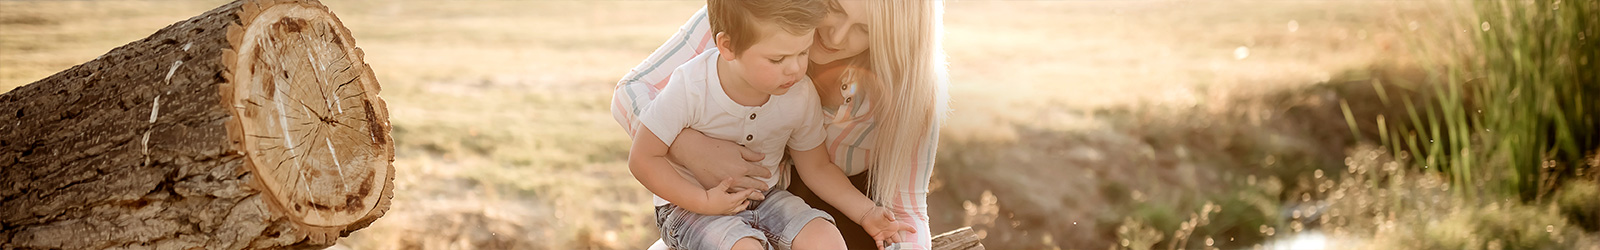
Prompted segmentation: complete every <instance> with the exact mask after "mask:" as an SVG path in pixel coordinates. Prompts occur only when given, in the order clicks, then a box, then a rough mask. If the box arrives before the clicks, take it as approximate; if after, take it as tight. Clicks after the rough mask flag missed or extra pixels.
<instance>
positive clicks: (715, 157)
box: [635, 129, 772, 200]
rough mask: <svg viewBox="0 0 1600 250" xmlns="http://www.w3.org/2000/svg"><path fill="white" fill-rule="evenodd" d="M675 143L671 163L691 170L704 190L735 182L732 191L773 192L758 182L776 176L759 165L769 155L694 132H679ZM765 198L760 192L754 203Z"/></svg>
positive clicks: (690, 130) (753, 196) (670, 152)
mask: <svg viewBox="0 0 1600 250" xmlns="http://www.w3.org/2000/svg"><path fill="white" fill-rule="evenodd" d="M675 140H677V142H676V143H673V144H672V147H671V148H669V149H668V150H667V159H669V160H672V162H675V163H678V165H681V166H683V167H684V168H685V169H688V170H689V173H691V174H694V178H695V181H697V182H700V185H701V186H704V187H710V186H716V185H717V183H719V182H722V181H723V180H726V179H728V178H733V179H734V183H733V188H732V189H730V190H733V191H735V192H738V191H743V190H745V189H756V190H761V191H763V192H764V191H766V190H767V188H769V187H767V183H766V182H762V181H761V180H758V179H756V178H770V177H772V172H768V171H767V168H765V167H762V166H761V165H756V164H755V162H759V161H761V159H763V158H766V156H765V155H761V153H756V151H754V150H750V149H749V148H745V147H744V146H739V144H737V143H733V142H731V141H725V140H718V139H716V138H711V137H709V136H706V134H703V133H700V131H696V130H693V129H684V130H683V131H682V132H678V137H677V139H675ZM635 143H637V142H635ZM735 155H737V156H735ZM735 157H737V158H735ZM764 197H765V196H764V195H763V193H759V192H758V193H754V194H753V195H752V196H751V199H756V200H760V199H763V198H764Z"/></svg>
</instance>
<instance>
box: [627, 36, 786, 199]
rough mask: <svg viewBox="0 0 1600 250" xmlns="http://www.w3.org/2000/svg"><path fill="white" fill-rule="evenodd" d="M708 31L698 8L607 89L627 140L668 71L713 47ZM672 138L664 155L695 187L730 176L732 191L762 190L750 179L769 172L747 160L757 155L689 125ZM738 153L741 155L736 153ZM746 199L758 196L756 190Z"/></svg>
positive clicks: (634, 131)
mask: <svg viewBox="0 0 1600 250" xmlns="http://www.w3.org/2000/svg"><path fill="white" fill-rule="evenodd" d="M710 34H711V24H710V22H708V21H707V19H706V9H705V8H700V11H698V12H695V13H694V15H693V16H690V17H689V21H688V22H686V23H684V24H683V26H681V27H678V33H675V34H672V38H670V39H667V42H666V43H664V44H661V47H659V48H656V51H655V52H653V53H650V56H649V57H647V58H645V60H644V61H643V62H640V63H639V65H638V66H634V67H633V69H632V70H630V71H628V74H627V75H623V76H622V80H619V81H617V87H616V89H615V90H614V91H613V92H612V93H611V116H612V118H615V119H616V120H617V125H621V126H622V129H623V131H626V132H628V138H633V135H634V134H635V133H636V131H637V128H638V125H637V124H638V117H639V114H640V112H643V111H644V109H645V108H646V107H649V106H650V104H651V103H652V102H653V101H654V100H655V98H656V94H658V93H660V92H661V90H662V89H663V88H665V87H666V83H667V80H668V79H669V78H670V76H671V75H672V71H673V69H676V68H678V66H680V65H683V64H684V63H686V62H689V59H692V58H694V57H695V56H696V55H699V54H700V53H701V52H704V51H705V50H707V49H715V48H716V44H715V43H713V41H712V39H710V37H711V36H710ZM675 138H676V139H675V140H676V141H677V142H676V143H673V144H672V146H671V148H669V149H668V151H667V159H669V160H672V162H675V163H678V165H682V166H684V168H687V169H689V172H690V173H693V174H694V176H695V179H696V180H695V181H697V182H699V183H700V184H701V185H703V186H706V187H710V186H716V185H717V183H719V182H721V181H722V180H725V179H728V178H734V179H735V180H734V184H733V190H734V191H740V190H744V189H749V188H754V189H757V190H766V189H767V186H766V184H765V183H763V182H761V181H760V180H757V179H755V178H757V177H759V178H768V177H772V174H771V173H769V172H767V171H766V168H762V167H761V166H759V165H755V164H752V163H750V162H748V161H760V160H761V155H760V154H756V153H755V152H754V151H750V150H748V149H745V148H744V147H741V146H739V144H735V143H733V142H730V141H724V140H717V139H713V138H711V137H707V136H706V135H705V134H702V133H700V131H694V130H692V129H684V130H683V132H682V133H679V134H678V136H677V137H675ZM741 155H742V156H743V157H739V156H741ZM752 156H753V157H752ZM741 158H742V159H741ZM752 197H753V198H754V199H760V193H757V194H756V195H754V196H752Z"/></svg>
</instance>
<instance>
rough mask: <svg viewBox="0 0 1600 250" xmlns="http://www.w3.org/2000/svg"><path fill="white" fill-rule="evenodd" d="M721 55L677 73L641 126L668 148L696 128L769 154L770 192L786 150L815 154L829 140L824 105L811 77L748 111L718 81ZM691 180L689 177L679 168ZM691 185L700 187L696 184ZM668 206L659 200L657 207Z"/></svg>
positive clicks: (707, 55) (711, 54) (709, 54)
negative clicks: (686, 132)
mask: <svg viewBox="0 0 1600 250" xmlns="http://www.w3.org/2000/svg"><path fill="white" fill-rule="evenodd" d="M718 54H719V52H718V50H714V49H713V50H707V51H706V52H704V53H701V54H700V55H699V56H695V57H694V58H693V59H689V62H687V63H684V64H683V66H679V67H678V68H677V69H676V70H673V72H672V77H671V78H670V80H668V83H667V84H666V85H667V86H666V87H665V88H664V89H662V90H661V93H660V94H659V95H657V96H656V99H655V100H654V101H652V102H651V104H650V106H649V107H648V108H645V110H644V111H643V112H642V113H641V114H639V125H641V126H644V127H645V128H649V129H650V132H652V133H655V135H656V136H657V137H659V138H660V139H661V142H665V143H666V144H667V145H668V146H671V145H672V142H673V139H676V138H678V132H681V131H683V129H684V128H690V129H694V130H697V131H700V132H701V133H704V134H706V136H709V137H711V138H716V139H721V140H728V141H733V142H735V143H738V144H740V145H744V146H745V147H746V148H749V149H750V150H753V151H755V152H757V153H761V154H762V155H765V156H766V158H763V159H762V160H761V162H760V163H759V165H761V166H763V167H766V168H767V171H770V172H771V173H772V176H773V177H774V178H764V179H761V181H764V182H766V184H767V186H768V187H771V186H775V185H777V183H778V179H779V178H776V177H778V176H780V175H781V174H782V172H781V171H780V170H781V169H780V168H779V163H780V162H782V161H783V153H784V151H785V148H786V147H787V148H794V149H795V150H802V151H803V150H810V149H812V148H815V147H817V146H818V145H822V141H823V140H825V139H826V136H827V135H826V134H825V131H824V130H823V127H822V123H823V114H822V101H821V99H818V97H817V90H816V87H814V86H812V84H811V78H808V77H803V78H801V79H800V81H799V82H797V83H795V84H794V86H792V87H790V88H789V91H788V92H787V93H784V94H783V95H774V96H772V97H771V98H770V99H768V100H767V103H766V104H763V105H761V106H744V105H740V104H739V103H736V102H734V101H733V99H732V98H729V97H728V94H727V92H724V91H723V89H722V84H721V83H722V81H721V80H720V79H718V78H717V60H716V58H717V57H718ZM678 172H679V173H680V174H683V175H686V177H688V176H687V175H688V172H687V171H684V170H682V169H679V170H678ZM690 182H693V183H698V182H696V181H694V180H693V179H690ZM666 204H668V202H667V201H666V200H664V199H661V197H660V196H657V197H656V198H655V205H656V206H661V205H666Z"/></svg>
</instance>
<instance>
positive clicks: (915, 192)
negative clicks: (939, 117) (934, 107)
mask: <svg viewBox="0 0 1600 250" xmlns="http://www.w3.org/2000/svg"><path fill="white" fill-rule="evenodd" d="M929 126H931V128H929V129H928V135H927V137H926V138H927V139H925V140H923V141H922V143H921V145H918V146H917V161H916V169H913V170H912V171H911V173H913V174H914V176H907V178H911V183H908V184H909V185H902V186H901V190H900V191H899V192H897V194H895V199H894V201H892V202H890V203H889V209H890V210H894V216H895V221H904V222H909V223H911V225H912V227H915V228H916V231H915V232H914V233H910V234H902V235H901V236H904V237H903V239H905V240H906V242H905V243H902V245H901V249H933V242H932V234H931V233H932V232H929V231H928V179H929V178H930V177H931V176H932V175H933V159H934V157H935V156H936V155H935V152H937V151H938V148H939V123H938V122H937V121H935V122H933V124H930V125H929ZM906 243H910V244H906Z"/></svg>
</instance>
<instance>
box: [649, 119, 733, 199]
mask: <svg viewBox="0 0 1600 250" xmlns="http://www.w3.org/2000/svg"><path fill="white" fill-rule="evenodd" d="M637 132H638V133H637V134H635V136H634V138H633V148H632V149H631V150H629V151H628V170H629V171H630V172H632V173H633V177H634V179H638V180H639V184H643V185H644V187H645V189H649V190H650V192H651V193H654V194H656V195H657V196H661V199H665V200H667V201H668V202H672V204H676V205H678V207H682V208H683V209H687V210H689V211H690V212H695V213H699V214H719V215H726V214H733V213H737V212H739V211H741V210H743V209H744V208H745V206H746V205H748V203H749V201H748V200H745V199H744V198H745V197H747V196H749V195H750V193H751V192H754V191H755V190H754V189H747V190H744V191H740V192H739V193H733V194H730V193H728V192H727V189H728V186H729V184H731V183H732V182H733V180H732V179H731V178H730V179H728V180H724V181H723V182H722V184H721V185H717V187H714V188H711V190H705V189H701V188H700V187H699V186H695V185H694V184H693V183H690V182H689V180H686V179H684V178H683V177H682V176H679V175H678V172H677V171H676V170H673V167H672V165H670V164H669V163H668V162H667V144H666V143H665V142H662V141H661V139H659V138H656V135H655V133H653V132H650V128H648V127H646V126H639V129H638V131H637Z"/></svg>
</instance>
